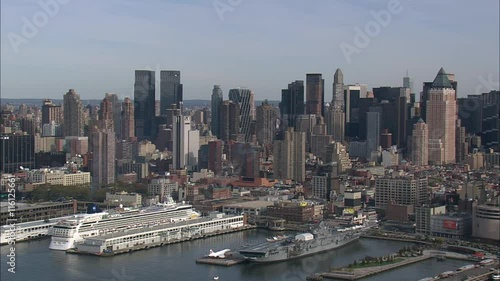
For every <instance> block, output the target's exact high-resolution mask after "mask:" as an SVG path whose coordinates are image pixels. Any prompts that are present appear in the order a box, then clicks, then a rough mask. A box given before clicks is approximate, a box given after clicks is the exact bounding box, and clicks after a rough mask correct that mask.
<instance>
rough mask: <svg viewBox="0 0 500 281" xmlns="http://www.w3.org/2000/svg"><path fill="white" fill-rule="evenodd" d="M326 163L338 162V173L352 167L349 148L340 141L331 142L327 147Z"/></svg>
mask: <svg viewBox="0 0 500 281" xmlns="http://www.w3.org/2000/svg"><path fill="white" fill-rule="evenodd" d="M325 149H326V159H325V163H327V164H330V163H337V174H342V173H344V172H346V171H347V170H348V169H351V168H352V163H351V159H350V158H349V153H348V152H347V148H346V147H345V146H344V145H342V143H340V142H336V141H334V142H331V143H329V144H328V145H327V146H326V147H325Z"/></svg>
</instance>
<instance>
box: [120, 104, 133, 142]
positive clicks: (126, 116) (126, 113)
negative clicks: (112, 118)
mask: <svg viewBox="0 0 500 281" xmlns="http://www.w3.org/2000/svg"><path fill="white" fill-rule="evenodd" d="M134 128H135V122H134V104H133V102H132V100H131V99H130V98H128V97H127V98H125V99H124V100H123V106H122V130H121V131H122V139H124V140H130V139H131V138H133V137H135V130H134Z"/></svg>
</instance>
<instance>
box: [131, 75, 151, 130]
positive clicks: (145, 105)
mask: <svg viewBox="0 0 500 281" xmlns="http://www.w3.org/2000/svg"><path fill="white" fill-rule="evenodd" d="M154 108H155V72H154V71H150V70H136V71H135V83H134V119H135V136H136V137H138V138H139V139H147V138H151V136H152V135H153V123H154V117H155V111H154Z"/></svg>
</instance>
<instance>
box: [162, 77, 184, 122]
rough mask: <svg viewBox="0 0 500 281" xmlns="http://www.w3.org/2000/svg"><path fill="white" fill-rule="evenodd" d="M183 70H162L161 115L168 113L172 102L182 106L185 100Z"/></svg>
mask: <svg viewBox="0 0 500 281" xmlns="http://www.w3.org/2000/svg"><path fill="white" fill-rule="evenodd" d="M182 90H183V89H182V84H181V72H180V71H178V70H162V71H161V72H160V115H165V114H167V109H169V108H170V107H171V105H172V104H176V105H177V107H179V108H180V102H182V101H183V96H182V95H183V94H182Z"/></svg>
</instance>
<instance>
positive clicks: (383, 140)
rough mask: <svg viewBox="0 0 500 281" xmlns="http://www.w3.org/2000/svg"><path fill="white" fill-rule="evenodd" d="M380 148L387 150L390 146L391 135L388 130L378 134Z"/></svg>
mask: <svg viewBox="0 0 500 281" xmlns="http://www.w3.org/2000/svg"><path fill="white" fill-rule="evenodd" d="M380 146H381V147H382V149H389V148H390V147H391V146H392V134H391V133H390V132H389V130H388V129H383V130H382V134H380Z"/></svg>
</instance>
